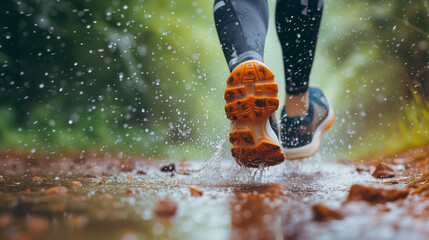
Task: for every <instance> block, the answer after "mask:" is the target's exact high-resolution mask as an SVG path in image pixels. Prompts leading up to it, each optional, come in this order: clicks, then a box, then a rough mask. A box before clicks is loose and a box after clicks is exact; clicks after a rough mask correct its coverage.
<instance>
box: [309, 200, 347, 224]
mask: <svg viewBox="0 0 429 240" xmlns="http://www.w3.org/2000/svg"><path fill="white" fill-rule="evenodd" d="M311 209H312V210H313V215H314V217H313V219H314V220H315V221H327V220H330V219H338V220H339V219H343V215H342V214H341V212H340V211H338V210H334V209H331V208H329V207H327V206H325V205H324V204H322V203H318V204H314V205H313V206H312V207H311Z"/></svg>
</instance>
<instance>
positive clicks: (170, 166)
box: [160, 163, 176, 172]
mask: <svg viewBox="0 0 429 240" xmlns="http://www.w3.org/2000/svg"><path fill="white" fill-rule="evenodd" d="M160 170H161V172H174V171H175V170H176V165H175V164H174V163H172V164H168V165H166V166H163V167H161V169H160Z"/></svg>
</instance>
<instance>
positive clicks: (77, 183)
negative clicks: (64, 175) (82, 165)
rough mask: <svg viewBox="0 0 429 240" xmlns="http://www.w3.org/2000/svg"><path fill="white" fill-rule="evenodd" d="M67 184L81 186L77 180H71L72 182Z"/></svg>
mask: <svg viewBox="0 0 429 240" xmlns="http://www.w3.org/2000/svg"><path fill="white" fill-rule="evenodd" d="M69 185H70V186H72V187H80V186H82V183H81V182H78V181H73V182H69Z"/></svg>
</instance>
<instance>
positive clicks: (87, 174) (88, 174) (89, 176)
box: [83, 173, 95, 178]
mask: <svg viewBox="0 0 429 240" xmlns="http://www.w3.org/2000/svg"><path fill="white" fill-rule="evenodd" d="M83 177H84V178H95V175H93V174H90V173H86V174H84V175H83Z"/></svg>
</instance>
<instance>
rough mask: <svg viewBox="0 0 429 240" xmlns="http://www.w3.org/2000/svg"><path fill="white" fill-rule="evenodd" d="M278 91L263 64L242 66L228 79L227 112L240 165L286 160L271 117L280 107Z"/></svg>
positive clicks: (248, 62)
mask: <svg viewBox="0 0 429 240" xmlns="http://www.w3.org/2000/svg"><path fill="white" fill-rule="evenodd" d="M277 92H278V86H277V83H276V82H275V81H274V74H273V73H272V72H271V71H270V70H269V69H268V68H267V66H265V65H264V64H263V63H261V62H259V61H255V60H252V61H246V62H243V63H241V64H240V65H238V66H237V67H236V68H235V69H234V71H232V73H231V75H230V76H229V77H228V79H227V87H226V90H225V96H224V97H225V101H226V105H225V112H226V116H227V118H228V119H229V120H231V131H230V133H229V141H230V142H231V143H232V147H231V153H232V156H233V157H234V159H235V161H236V162H237V163H238V164H239V165H242V166H245V167H254V168H257V167H266V166H273V165H276V164H279V163H282V162H283V161H284V158H285V157H284V154H283V151H282V149H281V145H280V141H279V139H278V135H277V134H278V133H277V134H276V130H275V129H276V126H277V123H276V121H275V119H274V118H273V117H272V116H271V115H273V113H274V112H275V111H276V110H277V108H278V106H279V99H278V98H277ZM277 129H278V128H277ZM277 132H278V131H277Z"/></svg>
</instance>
